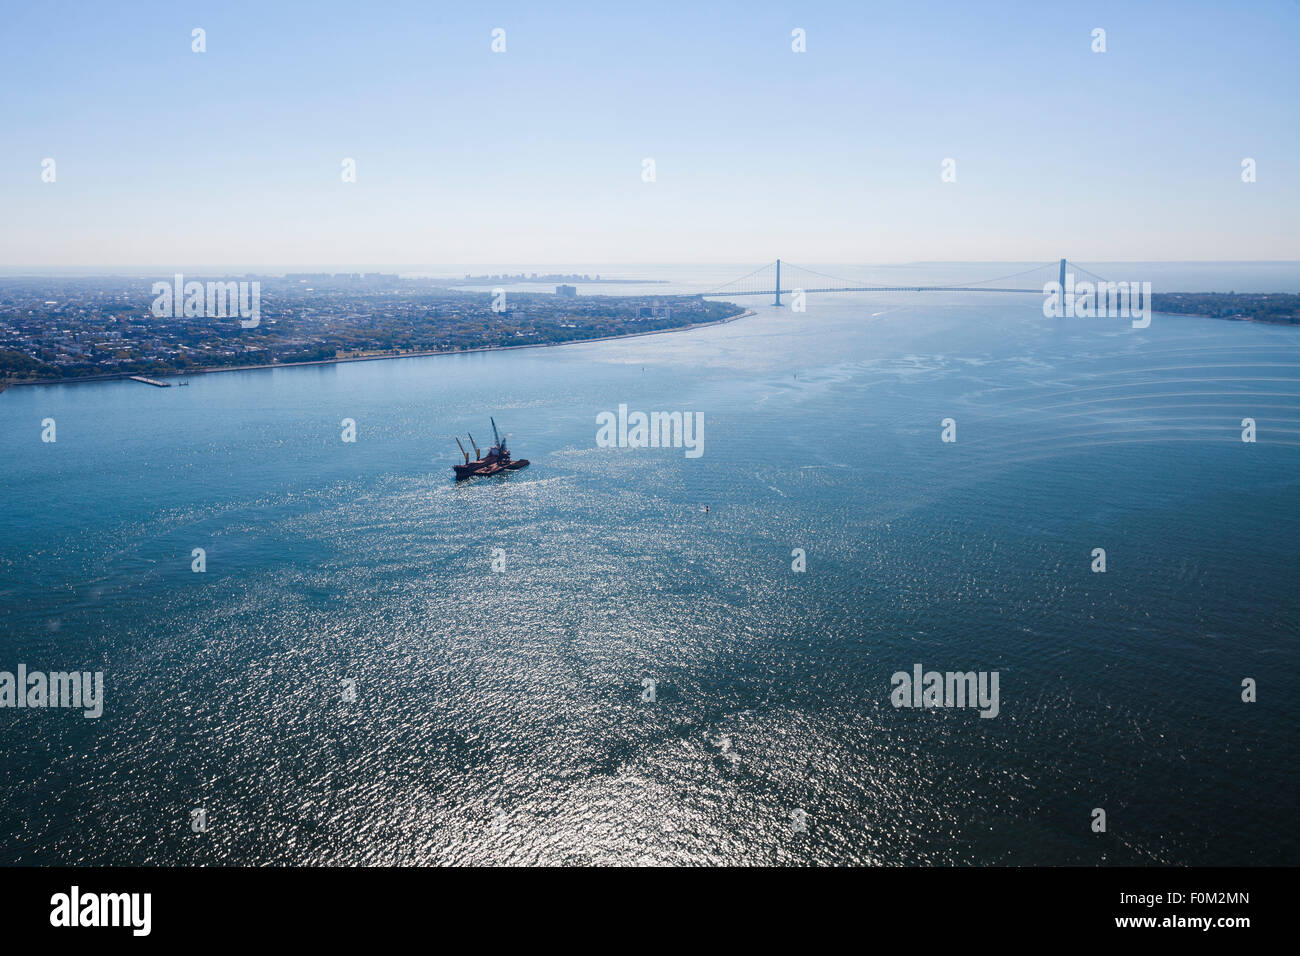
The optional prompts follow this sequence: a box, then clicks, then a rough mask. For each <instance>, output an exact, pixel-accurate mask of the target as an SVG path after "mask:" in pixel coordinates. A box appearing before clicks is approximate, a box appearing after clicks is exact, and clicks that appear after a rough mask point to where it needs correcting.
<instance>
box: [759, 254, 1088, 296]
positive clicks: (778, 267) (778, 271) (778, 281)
mask: <svg viewBox="0 0 1300 956" xmlns="http://www.w3.org/2000/svg"><path fill="white" fill-rule="evenodd" d="M1062 261H1064V260H1062ZM774 304H775V305H777V306H780V304H781V260H780V259H777V260H776V302H775V303H774Z"/></svg>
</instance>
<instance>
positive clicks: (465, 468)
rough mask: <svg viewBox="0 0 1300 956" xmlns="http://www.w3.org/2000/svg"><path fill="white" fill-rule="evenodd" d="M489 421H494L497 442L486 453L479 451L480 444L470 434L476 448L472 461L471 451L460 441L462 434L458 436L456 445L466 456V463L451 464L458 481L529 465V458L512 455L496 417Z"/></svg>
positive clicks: (472, 443) (470, 441) (470, 442)
mask: <svg viewBox="0 0 1300 956" xmlns="http://www.w3.org/2000/svg"><path fill="white" fill-rule="evenodd" d="M488 421H490V422H491V423H492V437H493V439H495V444H493V446H492V447H491V448H489V449H488V453H487V454H486V455H485V454H483V453H482V452H481V451H479V449H478V445H477V444H476V443H475V442H474V436H473V435H470V436H469V444H470V447H471V448H473V449H474V460H473V461H470V458H469V452H467V451H466V450H465V446H464V445H462V444H461V443H460V436H459V435H458V436H456V446H457V447H458V448H460V453H461V454H462V455H464V456H465V464H463V465H452V466H451V467H452V469H453V470H454V471H455V472H456V480H457V481H463V480H464V479H466V478H475V477H478V476H487V475H499V474H501V473H502V472H503V471H518V470H519V469H520V468H527V467H528V459H527V458H520V459H519V460H518V461H516V460H514V459H513V458H511V457H510V449H509V448H507V447H506V443H505V440H504V439H503V438H502V437H501V435H500V434H499V433H498V432H497V422H496V419H495V418H490V417H489V419H488Z"/></svg>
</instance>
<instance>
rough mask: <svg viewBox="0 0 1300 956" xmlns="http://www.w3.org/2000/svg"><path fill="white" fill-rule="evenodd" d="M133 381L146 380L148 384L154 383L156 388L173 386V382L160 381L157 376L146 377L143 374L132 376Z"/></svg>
mask: <svg viewBox="0 0 1300 956" xmlns="http://www.w3.org/2000/svg"><path fill="white" fill-rule="evenodd" d="M130 378H131V381H133V382H144V383H145V384H146V385H152V386H154V388H171V387H172V383H171V382H160V381H158V379H156V378H145V377H144V376H143V375H132V376H130Z"/></svg>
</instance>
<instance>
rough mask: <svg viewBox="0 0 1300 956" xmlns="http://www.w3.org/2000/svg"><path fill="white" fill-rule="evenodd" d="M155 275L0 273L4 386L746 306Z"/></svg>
mask: <svg viewBox="0 0 1300 956" xmlns="http://www.w3.org/2000/svg"><path fill="white" fill-rule="evenodd" d="M158 278H159V277H145V276H108V277H104V276H97V277H50V276H25V277H14V278H0V389H3V388H4V387H5V386H6V385H19V384H52V383H58V382H68V381H76V380H85V379H103V378H125V377H128V376H136V375H142V376H167V375H174V374H184V373H186V372H191V371H192V372H201V371H215V370H219V369H233V368H261V367H273V366H279V365H295V364H306V363H319V362H334V361H358V360H365V359H376V358H391V357H397V356H403V355H429V354H441V353H453V352H469V351H482V350H488V349H501V348H512V347H522V346H537V345H557V344H561V343H564V342H580V341H591V340H596V339H607V338H617V337H622V336H628V335H643V334H647V333H651V332H663V331H673V330H679V329H688V328H695V327H697V326H700V325H707V324H712V323H715V322H725V321H729V320H731V319H733V318H736V317H737V316H739V315H741V314H746V313H745V310H744V309H743V308H742V307H741V306H738V305H735V304H734V303H731V302H725V301H714V300H711V299H706V298H704V297H702V296H699V295H664V296H653V297H651V296H611V295H583V296H578V295H572V294H571V295H555V294H551V293H549V292H511V293H509V295H507V296H500V295H494V294H491V293H487V292H471V291H465V290H458V289H455V288H451V287H449V286H448V284H447V283H448V282H449V280H446V279H423V278H405V277H399V276H397V275H394V274H384V273H369V274H361V273H357V274H351V273H291V274H288V275H284V276H240V277H238V278H239V279H240V280H242V281H245V282H251V281H256V282H258V283H259V284H260V303H259V313H260V314H259V316H258V321H257V323H256V325H255V326H254V327H244V326H243V325H242V324H241V322H240V321H239V317H238V316H237V315H233V314H231V315H230V316H228V317H216V318H213V317H209V316H208V315H192V316H184V315H175V316H172V315H168V316H167V317H162V318H160V317H158V316H156V315H154V313H153V311H152V308H151V307H152V305H153V303H154V300H155V296H154V294H153V291H152V286H153V282H155V281H158ZM169 278H170V277H169ZM186 278H187V279H189V280H199V281H202V280H203V279H204V278H210V279H217V281H219V282H230V281H231V277H229V276H225V277H219V278H218V277H201V276H197V275H195V276H187V277H186ZM466 279H467V280H468V281H470V282H474V283H488V282H490V283H492V284H494V285H496V284H505V283H510V282H546V283H551V282H566V281H567V282H593V281H597V280H599V281H602V282H605V281H608V282H611V283H612V282H614V281H616V280H602V279H600V277H599V276H597V277H596V279H592V278H590V277H588V276H585V275H577V274H572V273H566V274H558V273H555V274H546V275H542V274H538V273H531V274H528V275H525V274H524V273H518V274H516V275H513V276H508V275H504V274H503V275H484V276H467V277H466ZM617 281H619V282H622V281H643V282H659V281H662V280H617ZM232 284H234V283H232ZM569 291H570V292H572V291H573V290H569ZM1151 298H1152V308H1153V311H1156V312H1161V313H1165V314H1183V315H1201V316H1209V317H1213V318H1220V319H1228V320H1234V321H1248V322H1265V323H1270V324H1276V325H1300V295H1297V294H1293V293H1271V294H1265V293H1236V292H1195V293H1193V292H1166V293H1154V294H1153V295H1152V297H1151ZM494 304H495V305H496V306H497V307H496V308H493V306H494ZM180 311H182V312H183V310H180ZM223 314H224V313H223Z"/></svg>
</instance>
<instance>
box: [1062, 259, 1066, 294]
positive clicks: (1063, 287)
mask: <svg viewBox="0 0 1300 956" xmlns="http://www.w3.org/2000/svg"><path fill="white" fill-rule="evenodd" d="M1061 295H1065V260H1064V259H1062V260H1061Z"/></svg>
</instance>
